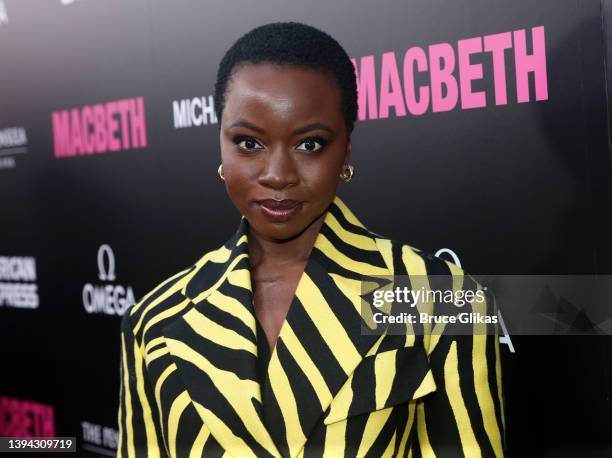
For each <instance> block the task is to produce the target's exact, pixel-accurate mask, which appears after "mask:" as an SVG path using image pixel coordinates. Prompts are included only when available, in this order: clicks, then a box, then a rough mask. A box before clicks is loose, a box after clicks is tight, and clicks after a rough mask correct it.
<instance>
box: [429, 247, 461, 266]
mask: <svg viewBox="0 0 612 458" xmlns="http://www.w3.org/2000/svg"><path fill="white" fill-rule="evenodd" d="M442 253H447V254H449V255H450V257H451V258H453V262H454V263H455V264H456V265H457V267H461V261H459V256H457V254H456V253H455V252H454V251H453V250H451V249H450V248H440V249H439V250H438V251H436V254H435V256H440V255H441V254H442Z"/></svg>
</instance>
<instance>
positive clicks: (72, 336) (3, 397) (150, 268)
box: [0, 0, 612, 457]
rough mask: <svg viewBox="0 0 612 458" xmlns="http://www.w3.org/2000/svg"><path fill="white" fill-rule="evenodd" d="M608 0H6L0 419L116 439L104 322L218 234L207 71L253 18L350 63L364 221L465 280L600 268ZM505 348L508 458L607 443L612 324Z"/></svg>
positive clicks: (607, 267)
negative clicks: (329, 46) (323, 42)
mask: <svg viewBox="0 0 612 458" xmlns="http://www.w3.org/2000/svg"><path fill="white" fill-rule="evenodd" d="M609 8H610V2H609V1H607V0H606V1H599V0H591V1H578V0H572V1H570V0H547V1H538V2H533V1H527V0H514V1H496V2H491V1H490V0H489V1H485V0H470V1H466V2H448V1H442V0H433V1H420V0H405V1H395V0H394V1H382V2H377V3H374V2H366V1H359V2H354V1H347V0H335V1H321V0H316V1H308V2H306V1H302V2H299V1H290V2H285V1H280V0H265V1H260V2H248V1H244V0H240V1H238V0H226V1H201V0H192V1H180V2H166V1H153V0H151V1H145V0H132V1H119V0H106V1H102V0H76V1H74V0H73V1H70V0H48V1H45V2H42V1H34V0H32V1H24V0H13V1H11V0H0V209H1V210H0V222H1V224H0V363H1V366H0V367H1V369H0V374H1V375H0V436H16V437H38V436H47V437H48V436H75V437H76V438H77V441H78V449H79V451H78V453H77V455H78V456H115V453H116V446H117V428H118V426H117V409H118V396H119V349H120V341H119V323H120V319H121V316H122V314H123V313H124V311H125V310H126V308H127V307H128V306H129V305H130V304H131V303H133V302H135V301H137V300H138V299H139V298H141V297H142V296H143V295H144V294H145V293H146V292H148V291H149V290H150V289H151V288H153V287H154V286H155V285H157V284H158V283H159V282H160V281H162V280H163V279H165V278H167V277H168V276H169V275H171V274H173V273H176V272H178V271H179V270H182V269H184V268H186V267H188V266H190V265H191V264H192V263H193V262H194V261H195V260H197V259H198V258H199V257H200V256H201V255H202V254H203V253H204V252H206V251H208V250H210V249H213V248H215V247H217V246H219V245H220V244H222V243H223V242H224V241H225V240H227V239H228V238H229V237H230V236H231V235H232V234H233V233H234V231H235V230H236V228H237V225H238V222H239V219H240V214H239V213H238V212H237V210H235V209H234V207H233V206H232V204H231V202H230V201H229V199H228V197H227V196H226V193H225V188H224V186H223V184H222V182H221V181H220V180H219V178H218V176H217V167H218V165H219V163H220V152H219V139H218V119H216V117H215V115H214V111H213V102H214V101H213V95H212V94H213V85H214V80H215V75H216V71H217V65H218V63H219V61H220V59H221V57H222V56H223V54H224V52H225V51H226V50H227V49H228V48H229V46H231V44H232V43H233V42H234V41H235V40H236V39H237V38H238V37H240V36H241V35H243V34H244V33H246V32H247V31H248V30H250V29H252V28H253V27H256V26H258V25H262V24H265V23H268V22H274V21H287V20H293V21H300V22H305V23H307V24H310V25H313V26H315V27H318V28H321V29H322V30H324V31H327V32H328V33H330V34H331V35H332V36H334V37H335V38H336V39H337V40H338V41H339V42H340V43H341V44H342V45H343V46H344V47H345V49H346V50H347V52H348V53H349V55H350V56H351V58H352V59H353V62H354V64H355V68H356V72H357V75H358V79H359V121H358V123H357V125H356V128H355V131H354V134H353V161H352V163H353V164H354V166H355V171H356V174H355V178H354V179H353V180H352V181H351V183H349V184H344V185H342V186H341V187H340V190H339V193H340V195H341V196H342V198H343V199H344V200H345V201H346V202H347V203H348V204H349V205H350V207H351V208H352V209H353V210H354V211H355V213H356V214H357V215H358V217H359V218H360V219H361V220H362V221H363V222H364V224H365V225H366V226H367V227H368V228H369V229H371V230H373V231H375V232H377V233H379V234H383V235H385V236H388V237H391V238H394V239H397V240H401V241H404V242H406V243H409V244H411V245H413V246H415V247H418V248H420V249H422V250H425V251H428V252H430V253H432V254H437V255H439V256H441V257H444V258H446V259H448V260H450V261H453V262H455V263H457V264H459V265H461V266H462V267H463V268H464V269H465V270H466V271H467V272H470V273H474V274H521V275H525V274H611V273H612V249H611V239H612V235H611V234H612V226H611V224H610V215H611V213H612V207H611V201H610V184H611V183H610V147H609V146H610V122H609V109H608V106H609V99H608V93H609V89H610V88H609V87H607V79H606V75H611V74H612V68H607V65H611V64H610V62H611V61H612V59H610V55H609V53H608V51H609V50H608V46H609V44H612V42H611V41H610V37H609V34H608V25H609V24H612V22H611V21H612V20H611V19H610V17H609V13H610V9H609ZM423 189H426V190H427V192H425V193H424V192H422V190H423ZM366 196H367V197H368V198H367V199H366ZM372 202H377V204H376V205H372ZM211 215H214V221H213V220H211V219H210V218H211ZM501 349H502V354H503V379H504V380H503V381H504V394H505V400H506V408H507V410H506V412H507V418H506V425H507V441H508V446H509V456H520V457H524V456H538V457H543V456H568V457H569V456H612V443H611V442H612V407H611V400H610V396H611V393H612V345H611V338H610V337H608V336H589V337H580V336H512V335H510V336H508V335H503V336H501ZM587 453H589V454H587Z"/></svg>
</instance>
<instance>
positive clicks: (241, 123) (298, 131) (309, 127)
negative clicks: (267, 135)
mask: <svg viewBox="0 0 612 458" xmlns="http://www.w3.org/2000/svg"><path fill="white" fill-rule="evenodd" d="M232 127H246V128H247V129H251V130H254V131H255V132H259V133H263V132H265V129H262V128H261V127H258V126H256V125H255V124H253V123H250V122H249V121H246V120H244V119H239V120H237V121H236V122H234V123H232V124H231V125H230V129H231V128H232ZM317 129H321V130H326V131H328V132H333V130H332V129H331V128H330V127H329V126H328V125H326V124H323V123H320V122H314V123H312V124H308V125H306V126H304V127H300V128H299V129H296V130H294V131H293V135H299V134H303V133H305V132H308V131H311V130H317Z"/></svg>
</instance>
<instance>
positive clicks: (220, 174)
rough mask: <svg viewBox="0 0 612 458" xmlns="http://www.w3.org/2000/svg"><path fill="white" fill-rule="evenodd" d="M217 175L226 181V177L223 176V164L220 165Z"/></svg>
mask: <svg viewBox="0 0 612 458" xmlns="http://www.w3.org/2000/svg"><path fill="white" fill-rule="evenodd" d="M217 173H218V174H219V177H220V178H221V179H222V180H223V181H225V177H224V176H223V164H221V165H219V168H218V169H217Z"/></svg>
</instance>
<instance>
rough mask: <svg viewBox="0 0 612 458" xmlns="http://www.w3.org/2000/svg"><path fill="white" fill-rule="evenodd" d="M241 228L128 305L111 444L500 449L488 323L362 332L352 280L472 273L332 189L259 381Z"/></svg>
mask: <svg viewBox="0 0 612 458" xmlns="http://www.w3.org/2000/svg"><path fill="white" fill-rule="evenodd" d="M247 229H248V222H247V221H246V219H245V218H244V217H243V218H242V219H241V222H240V226H239V228H238V230H237V232H236V233H235V235H234V236H233V237H232V238H231V239H230V240H228V241H227V242H226V243H225V244H224V245H223V246H221V247H220V248H218V249H216V250H213V251H210V252H208V253H206V254H205V255H204V256H203V257H202V258H201V259H199V260H198V261H197V262H196V263H195V264H194V265H192V266H191V267H189V268H188V269H186V270H183V271H182V272H179V273H177V274H175V275H173V276H172V277H170V278H168V279H167V280H165V281H164V282H162V283H161V284H159V285H158V286H157V287H155V288H154V289H153V290H152V291H151V292H149V293H148V294H147V295H146V296H144V297H143V298H142V299H141V300H140V301H139V302H138V303H137V304H135V305H133V306H132V307H131V308H129V309H128V312H127V313H126V314H125V315H124V317H123V320H122V330H121V364H120V390H119V394H120V403H119V408H118V422H119V444H118V456H119V457H124V458H125V457H152V458H154V457H166V456H170V457H201V456H204V457H216V456H218V457H236V458H242V457H395V456H402V457H405V456H408V457H410V456H412V457H420V456H424V457H434V456H436V457H447V456H449V457H450V456H452V457H455V456H467V457H501V456H504V450H505V434H504V433H505V423H504V403H503V392H502V385H501V365H500V354H499V342H498V336H497V334H495V335H490V334H489V335H487V334H480V335H476V334H473V335H462V336H456V335H447V334H444V333H441V334H437V335H436V334H433V333H423V332H421V333H412V334H411V333H405V334H404V335H392V334H385V333H382V334H373V335H370V334H368V333H363V332H361V321H362V316H363V313H362V311H360V304H361V297H360V295H361V287H360V285H361V283H360V280H361V279H363V278H367V276H369V275H371V276H379V275H410V276H420V275H431V274H436V275H448V276H449V278H451V279H452V281H453V285H459V287H461V285H462V284H463V281H464V280H467V279H469V278H471V277H470V276H469V275H467V274H466V275H465V276H464V273H463V271H462V270H461V269H460V268H459V267H457V266H455V265H454V264H451V263H449V262H447V261H445V260H442V259H441V258H438V257H434V256H431V255H428V254H426V253H424V252H422V251H420V250H418V249H416V248H414V247H411V246H409V245H406V244H403V243H399V242H397V241H394V240H391V239H387V238H384V237H381V236H379V235H378V234H375V233H373V232H371V231H369V230H368V229H366V228H365V227H364V225H363V224H361V222H360V221H359V220H358V219H357V218H356V217H355V215H354V214H353V213H352V212H351V211H350V209H349V208H348V207H347V206H346V205H345V204H344V203H343V201H342V200H341V199H340V198H339V197H338V196H336V197H335V198H334V201H333V202H332V204H331V205H330V207H329V209H328V211H327V213H326V216H325V220H324V223H323V225H322V228H321V231H320V233H319V234H318V236H317V238H316V241H315V245H314V248H313V250H312V253H311V255H310V258H309V260H308V263H307V265H306V268H305V270H304V273H303V275H302V276H301V277H300V280H299V283H298V285H297V289H296V292H295V296H294V298H293V301H292V303H291V306H290V308H289V312H288V315H287V318H286V320H285V322H284V323H283V326H282V328H281V331H280V335H279V338H278V343H277V345H276V346H275V348H274V351H273V352H272V354H271V356H270V359H269V364H268V366H267V374H266V377H265V378H264V379H263V380H262V379H260V378H259V377H258V372H257V371H258V369H257V368H258V360H257V357H258V348H261V347H258V345H257V335H258V332H257V324H258V322H257V320H256V317H255V314H254V310H253V305H252V290H251V280H250V273H249V258H248V248H247V246H248V245H247V233H248V230H247ZM421 278H423V277H421ZM424 278H427V277H424ZM453 287H454V286H453ZM486 306H487V312H488V313H495V312H491V310H493V307H494V300H493V299H492V296H490V298H489V299H488V300H487V305H486ZM423 334H425V335H423ZM260 338H261V337H260ZM266 345H267V343H266Z"/></svg>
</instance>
